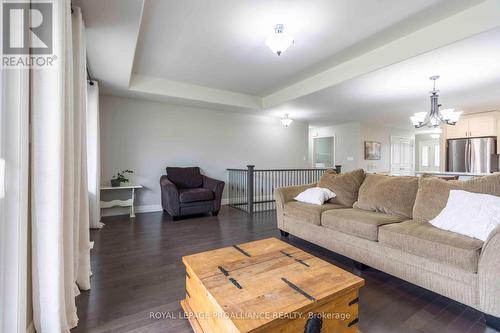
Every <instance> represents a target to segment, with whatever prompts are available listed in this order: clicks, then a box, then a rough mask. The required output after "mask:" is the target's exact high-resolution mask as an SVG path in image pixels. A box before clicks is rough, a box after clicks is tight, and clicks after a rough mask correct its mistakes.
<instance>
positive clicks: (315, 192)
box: [295, 187, 336, 205]
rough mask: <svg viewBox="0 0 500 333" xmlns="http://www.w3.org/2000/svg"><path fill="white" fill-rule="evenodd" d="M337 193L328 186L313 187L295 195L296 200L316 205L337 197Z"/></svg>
mask: <svg viewBox="0 0 500 333" xmlns="http://www.w3.org/2000/svg"><path fill="white" fill-rule="evenodd" d="M335 197H336V194H335V193H334V192H332V191H330V190H329V189H327V188H323V187H312V188H308V189H307V190H305V191H304V192H302V193H300V194H299V195H297V196H296V197H295V200H297V201H300V202H305V203H310V204H314V205H322V204H323V203H325V201H327V200H330V199H331V198H335Z"/></svg>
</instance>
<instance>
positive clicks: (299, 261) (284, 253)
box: [280, 251, 311, 267]
mask: <svg viewBox="0 0 500 333" xmlns="http://www.w3.org/2000/svg"><path fill="white" fill-rule="evenodd" d="M280 252H281V253H282V254H283V255H285V256H287V257H288V258H292V259H293V260H295V261H296V262H298V263H299V264H302V265H304V266H306V267H311V266H309V264H307V263H305V262H304V260H302V259H297V258H294V256H293V255H291V254H290V253H286V252H285V251H280Z"/></svg>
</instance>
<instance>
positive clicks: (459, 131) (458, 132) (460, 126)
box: [446, 118, 469, 139]
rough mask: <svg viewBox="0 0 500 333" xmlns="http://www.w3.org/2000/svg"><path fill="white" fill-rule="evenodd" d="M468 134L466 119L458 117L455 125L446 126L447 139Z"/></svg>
mask: <svg viewBox="0 0 500 333" xmlns="http://www.w3.org/2000/svg"><path fill="white" fill-rule="evenodd" d="M468 134H469V121H468V120H467V119H464V118H462V119H460V121H459V122H458V123H457V124H456V125H453V126H451V125H447V126H446V137H447V138H448V139H457V138H465V137H467V136H468Z"/></svg>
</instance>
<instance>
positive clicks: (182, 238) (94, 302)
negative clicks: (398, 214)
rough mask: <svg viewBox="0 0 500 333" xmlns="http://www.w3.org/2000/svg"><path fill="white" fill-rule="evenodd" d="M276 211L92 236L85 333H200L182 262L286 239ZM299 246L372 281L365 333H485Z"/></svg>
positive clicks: (456, 308) (475, 319)
mask: <svg viewBox="0 0 500 333" xmlns="http://www.w3.org/2000/svg"><path fill="white" fill-rule="evenodd" d="M274 214H275V213H274V212H268V213H258V214H255V216H254V217H253V218H251V217H249V216H247V214H245V213H243V212H240V211H238V210H236V209H232V208H228V207H223V208H222V210H221V212H220V214H219V216H218V217H195V218H189V219H182V220H179V221H175V222H173V221H171V220H170V218H169V217H168V216H166V215H163V214H162V213H146V214H137V218H136V220H135V222H131V221H130V220H129V219H128V216H117V217H108V218H105V219H104V220H103V222H104V223H106V226H105V227H104V228H103V229H101V230H92V231H91V239H92V240H93V241H95V245H94V249H93V250H92V256H91V260H92V272H93V276H92V289H91V290H90V291H87V292H83V293H82V294H81V295H80V296H78V297H77V306H78V317H79V319H80V321H79V325H78V327H77V328H75V329H73V330H72V332H73V333H79V332H168V333H170V332H172V333H184V332H186V333H190V332H192V331H191V329H190V326H189V323H188V321H187V320H186V319H185V318H182V311H181V307H180V305H179V300H181V299H182V298H184V277H185V273H184V267H183V265H182V262H181V256H183V255H187V254H191V253H196V252H201V251H206V250H211V249H214V248H218V247H223V246H228V245H232V244H237V243H243V242H247V241H251V240H255V239H261V238H266V237H279V232H278V230H277V229H276V222H275V216H274ZM288 241H289V242H290V243H292V244H293V245H295V246H297V247H299V248H302V249H303V250H305V251H308V252H310V253H312V254H314V255H316V256H318V257H320V258H323V259H325V260H327V261H329V262H331V263H333V264H335V265H337V266H339V267H342V268H344V269H346V270H349V271H352V272H354V273H355V274H358V275H360V276H362V277H363V278H364V279H365V280H366V285H365V287H363V288H362V289H361V292H360V324H359V327H360V329H361V330H362V331H363V333H377V332H398V333H399V332H401V333H412V332H415V333H423V332H426V333H427V332H428V333H444V332H457V333H466V332H467V333H479V332H481V333H482V332H496V331H494V330H492V329H489V328H487V327H485V324H484V318H483V315H482V314H481V313H480V312H479V311H477V310H474V309H472V308H469V307H467V306H464V305H462V304H460V303H457V302H455V301H452V300H450V299H448V298H446V297H443V296H440V295H438V294H435V293H433V292H430V291H428V290H425V289H423V288H420V287H417V286H415V285H413V284H410V283H407V282H405V281H402V280H400V279H397V278H395V277H392V276H390V275H387V274H385V273H382V272H379V271H377V270H374V269H370V270H367V271H363V272H359V271H357V270H355V269H354V268H353V266H352V262H351V261H350V260H349V259H347V258H345V257H342V256H340V255H337V254H335V253H333V252H330V251H327V250H325V249H322V248H320V247H318V246H315V245H313V244H311V243H308V242H306V241H303V240H301V239H298V238H295V237H293V236H290V238H289V240H288Z"/></svg>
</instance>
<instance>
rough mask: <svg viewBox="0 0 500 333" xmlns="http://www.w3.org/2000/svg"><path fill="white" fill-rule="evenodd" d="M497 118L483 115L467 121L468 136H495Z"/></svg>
mask: <svg viewBox="0 0 500 333" xmlns="http://www.w3.org/2000/svg"><path fill="white" fill-rule="evenodd" d="M496 135H497V117H496V116H494V115H485V116H478V117H472V118H470V119H469V136H496Z"/></svg>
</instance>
